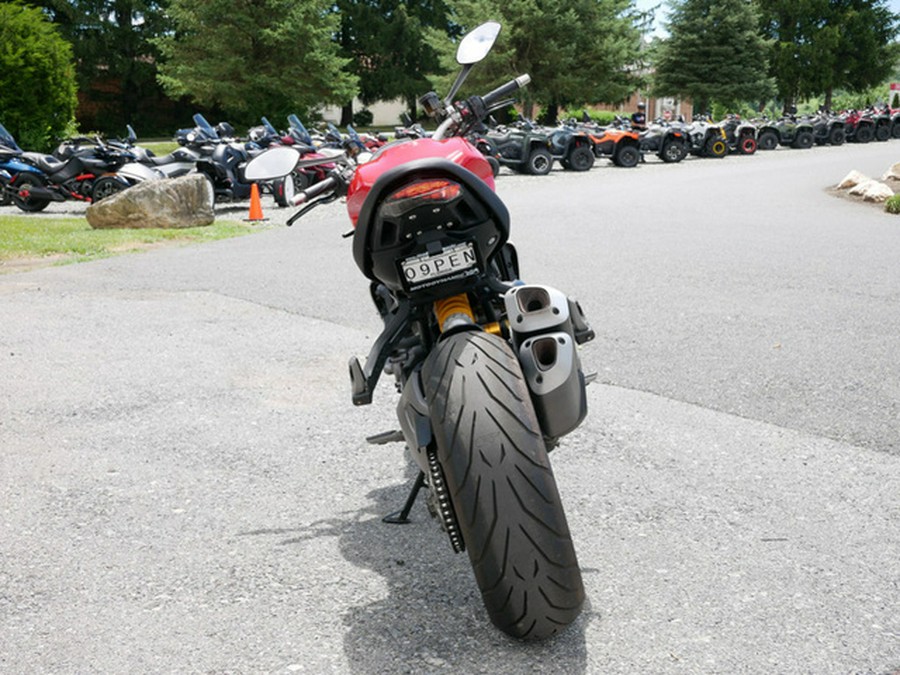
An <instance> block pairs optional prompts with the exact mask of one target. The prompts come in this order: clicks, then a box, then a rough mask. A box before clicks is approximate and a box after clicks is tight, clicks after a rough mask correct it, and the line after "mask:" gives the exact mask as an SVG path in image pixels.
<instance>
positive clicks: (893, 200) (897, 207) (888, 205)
mask: <svg viewBox="0 0 900 675" xmlns="http://www.w3.org/2000/svg"><path fill="white" fill-rule="evenodd" d="M884 210H885V211H887V212H888V213H900V194H896V195H894V196H893V197H890V198H889V199H888V200H887V201H886V202H885V203H884Z"/></svg>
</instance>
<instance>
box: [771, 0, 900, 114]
mask: <svg viewBox="0 0 900 675" xmlns="http://www.w3.org/2000/svg"><path fill="white" fill-rule="evenodd" d="M758 1H759V4H760V7H761V9H762V13H763V18H764V21H763V29H764V32H765V34H766V35H767V36H768V37H770V38H771V39H772V40H773V46H772V61H771V64H772V74H773V75H774V77H775V79H776V81H777V83H778V93H779V95H780V96H781V98H783V99H784V100H785V101H786V102H787V103H792V102H793V101H794V100H795V99H797V98H809V97H811V96H816V95H819V94H824V95H825V105H826V106H827V107H831V99H832V95H833V92H834V90H835V89H848V90H850V91H862V90H864V89H867V88H869V87H872V86H874V85H877V84H879V83H881V82H883V81H884V80H885V79H886V78H887V77H889V76H890V74H891V73H892V72H893V69H894V66H895V64H896V63H897V50H898V47H897V45H896V44H895V43H894V42H893V41H894V39H895V38H896V37H897V34H898V16H897V15H895V14H894V13H892V12H891V11H890V9H889V8H888V6H887V2H886V0H789V1H785V0H778V1H777V2H776V1H775V0H758Z"/></svg>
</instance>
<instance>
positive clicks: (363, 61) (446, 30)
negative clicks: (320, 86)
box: [335, 0, 453, 125]
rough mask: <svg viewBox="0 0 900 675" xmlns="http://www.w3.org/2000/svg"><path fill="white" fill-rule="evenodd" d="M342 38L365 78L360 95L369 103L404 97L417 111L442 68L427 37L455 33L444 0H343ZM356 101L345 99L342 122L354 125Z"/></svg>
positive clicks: (353, 69) (353, 68) (351, 67)
mask: <svg viewBox="0 0 900 675" xmlns="http://www.w3.org/2000/svg"><path fill="white" fill-rule="evenodd" d="M335 9H336V10H337V12H338V14H339V16H340V25H341V28H340V33H339V38H338V41H339V43H340V46H341V54H342V55H343V56H344V57H345V58H347V59H348V60H349V63H348V65H347V70H348V72H350V73H352V74H353V75H355V76H356V77H357V78H358V80H359V98H360V100H361V101H362V102H363V103H364V104H366V105H369V104H371V103H375V102H376V101H386V100H393V99H396V98H403V99H405V100H406V101H407V103H408V104H409V107H410V109H411V110H412V111H414V110H415V101H416V99H417V98H418V96H420V95H421V94H422V93H424V92H425V91H427V90H428V89H429V87H430V86H431V84H430V81H429V79H428V75H429V74H432V73H436V72H438V71H440V60H439V55H438V51H437V50H436V49H435V48H434V47H433V46H432V45H431V44H430V43H429V41H428V40H427V39H426V36H427V35H429V34H430V33H431V32H435V33H437V34H439V35H441V36H443V38H444V40H446V39H447V35H448V34H450V33H452V32H453V28H452V27H451V26H450V23H449V20H448V8H447V6H446V5H445V4H444V2H443V0H386V1H383V2H378V3H372V2H370V1H369V0H338V1H337V3H336V5H335ZM352 115H353V107H352V102H345V104H344V109H343V114H342V120H341V124H342V125H343V124H350V123H351V119H352Z"/></svg>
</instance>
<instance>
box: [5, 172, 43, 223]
mask: <svg viewBox="0 0 900 675" xmlns="http://www.w3.org/2000/svg"><path fill="white" fill-rule="evenodd" d="M46 185H47V181H46V180H44V179H43V177H41V176H39V175H37V174H36V173H31V172H30V171H23V172H22V173H20V174H18V175H17V176H16V177H15V178H13V179H12V181H11V182H10V186H12V187H13V188H15V191H14V192H13V193H12V201H13V204H15V205H16V206H18V207H19V208H20V209H21V210H22V211H25V212H27V213H37V212H38V211H43V210H44V209H46V208H47V205H48V204H49V203H50V200H49V199H36V198H34V197H20V196H19V191H20V190H27V189H28V188H29V187H46Z"/></svg>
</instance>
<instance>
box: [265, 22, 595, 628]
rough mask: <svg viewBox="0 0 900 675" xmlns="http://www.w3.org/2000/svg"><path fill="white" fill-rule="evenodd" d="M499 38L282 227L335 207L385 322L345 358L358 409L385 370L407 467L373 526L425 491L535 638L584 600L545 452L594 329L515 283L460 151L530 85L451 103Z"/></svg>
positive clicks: (502, 236) (486, 195)
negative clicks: (423, 115) (427, 134)
mask: <svg viewBox="0 0 900 675" xmlns="http://www.w3.org/2000/svg"><path fill="white" fill-rule="evenodd" d="M499 30H500V25H499V24H497V23H488V24H484V25H482V26H480V27H478V28H477V29H475V30H474V31H473V32H471V33H470V34H469V35H467V36H466V37H465V38H464V39H463V40H462V41H461V42H460V45H459V50H458V52H457V61H458V62H459V63H460V64H461V65H462V66H463V68H462V70H461V72H460V73H459V75H458V76H457V79H456V82H455V84H454V85H453V87H452V89H451V92H450V94H449V95H448V96H447V97H446V98H445V99H443V100H441V99H440V98H439V97H438V96H437V94H435V93H434V92H431V93H429V94H427V95H426V96H425V97H423V98H422V99H421V101H420V102H421V103H422V104H423V107H424V108H425V110H426V112H427V113H428V114H429V115H431V116H432V117H434V118H435V119H436V120H438V121H439V123H440V124H439V126H438V128H437V131H436V132H435V133H434V135H433V137H432V138H423V139H416V140H401V141H396V142H394V143H391V144H388V145H386V146H384V147H383V148H381V149H379V150H378V151H377V152H376V153H375V154H374V155H373V156H372V157H371V159H369V160H368V161H362V160H360V163H358V164H353V163H351V162H350V161H349V160H348V161H345V162H343V163H341V164H339V165H337V166H336V167H335V169H334V170H332V171H331V172H330V175H329V176H328V178H326V179H325V180H324V181H322V182H321V183H317V184H316V185H313V186H311V187H310V188H308V189H307V190H305V191H304V192H302V193H300V194H298V195H297V196H296V197H295V199H294V203H295V204H297V205H299V204H304V206H303V208H302V209H301V210H300V211H298V212H297V213H296V214H294V215H293V216H292V218H291V221H294V220H296V218H298V217H299V216H301V215H302V214H303V213H306V212H307V211H309V209H311V208H313V207H315V206H316V205H318V204H321V203H324V202H328V201H333V200H334V199H336V198H338V197H340V196H344V195H346V197H347V210H348V212H349V215H350V220H351V221H352V222H353V224H354V225H355V230H354V233H353V256H354V258H355V260H356V263H357V265H358V266H359V268H360V270H361V271H362V273H363V274H364V275H365V276H366V277H368V279H369V280H370V281H371V285H370V290H371V297H372V300H373V301H374V304H375V307H376V308H377V310H378V311H379V313H380V314H381V317H382V318H383V320H384V331H383V332H382V333H381V335H380V336H379V337H378V338H377V340H376V341H375V344H374V345H373V347H372V349H371V351H370V354H369V357H368V359H367V361H366V363H365V365H361V364H360V362H359V361H358V360H357V359H355V358H353V359H351V361H350V379H351V385H352V399H353V403H354V404H355V405H365V404H368V403H370V402H371V401H372V395H373V392H374V389H375V385H376V383H377V382H378V379H379V376H380V375H381V374H382V373H387V374H390V375H393V376H394V378H395V379H396V381H397V386H398V390H399V392H400V401H399V404H398V407H397V415H398V421H399V427H400V429H399V430H397V431H388V432H385V433H382V434H378V435H375V436H372V437H370V438H369V439H368V440H369V442H371V443H376V444H382V443H389V442H399V443H405V444H406V446H407V447H408V448H409V451H410V454H411V455H412V457H413V459H414V461H415V462H416V463H417V465H418V467H419V469H420V471H419V474H418V477H417V479H416V481H415V483H414V485H413V486H412V490H411V492H410V494H409V497H408V499H407V501H406V503H405V505H404V507H403V508H402V509H401V510H400V511H398V512H396V513H394V514H391V515H390V516H387V517H386V518H385V521H386V522H389V523H405V522H408V516H409V513H410V509H411V507H412V505H413V502H414V501H415V499H416V496H417V494H418V493H419V491H420V490H421V489H422V488H425V489H426V494H427V504H428V508H429V511H430V512H431V515H432V516H433V517H434V518H435V519H437V521H438V522H439V524H440V525H441V527H442V528H443V530H444V531H445V532H446V534H447V537H448V539H449V541H450V545H451V547H452V548H453V550H454V551H456V552H460V551H463V550H465V551H468V554H469V559H470V561H471V564H472V568H473V570H474V573H475V579H476V581H477V583H478V586H479V588H480V590H481V594H482V599H483V601H484V605H485V607H486V608H487V610H488V613H489V615H490V618H491V620H492V621H493V623H494V624H495V625H496V626H497V627H499V628H500V629H501V630H502V631H504V632H506V633H507V634H509V635H511V636H513V637H516V638H521V639H541V638H546V637H548V636H551V635H553V634H555V633H557V632H558V631H560V630H562V629H563V628H564V627H565V626H567V625H569V624H570V623H571V622H572V621H574V620H575V618H576V617H577V616H578V614H579V612H580V611H581V607H582V604H583V602H584V587H583V584H582V579H581V572H580V569H579V566H578V561H577V559H576V555H575V547H574V545H573V543H572V538H571V536H570V534H569V528H568V525H567V524H566V517H565V514H564V512H563V506H562V502H561V501H560V497H559V493H558V491H557V486H556V482H555V479H554V476H553V471H552V468H551V466H550V462H549V459H548V451H550V450H551V449H552V448H554V447H555V446H556V444H557V442H558V440H559V439H560V438H561V437H562V436H564V435H565V434H567V433H569V432H570V431H572V430H573V429H575V428H576V427H577V426H578V425H579V424H580V423H581V421H582V420H583V419H584V417H585V415H586V413H587V403H586V396H585V386H586V384H587V382H588V381H589V380H590V379H591V378H590V377H585V375H584V373H583V371H582V368H581V365H580V361H579V358H578V353H577V349H576V347H577V345H579V344H581V343H584V342H586V341H588V340H590V339H592V338H593V337H594V333H593V331H592V330H591V328H590V326H589V325H588V323H587V321H586V320H585V318H584V315H583V313H582V311H581V307H580V306H579V305H578V303H577V302H575V301H574V300H572V299H570V298H568V297H566V295H565V294H563V293H561V292H560V291H557V290H555V289H553V288H550V287H548V286H541V285H526V284H523V283H522V282H521V281H519V271H518V261H517V256H516V251H515V248H514V247H513V245H512V244H511V243H510V242H509V241H508V237H509V212H508V211H507V209H506V206H504V204H503V202H502V201H501V200H500V198H499V197H498V196H497V195H496V194H495V192H494V189H493V188H494V178H493V174H492V171H491V166H490V164H489V163H488V161H487V160H486V159H485V157H484V155H482V154H481V153H480V152H479V151H478V150H477V149H475V148H474V147H473V146H472V145H471V144H469V143H468V142H467V141H466V140H465V136H466V135H467V134H468V133H470V131H471V130H472V129H473V128H474V127H475V126H476V125H478V124H480V123H481V122H482V121H483V120H484V119H485V118H486V117H487V116H488V114H489V113H490V111H491V110H492V109H494V108H498V107H500V106H505V105H508V104H509V101H508V100H507V99H508V97H509V96H510V95H511V94H512V93H513V92H514V91H515V90H516V89H518V88H519V87H520V86H523V85H525V84H527V83H528V82H529V80H530V78H529V77H528V76H527V75H523V76H520V77H518V78H516V79H514V80H512V81H510V82H508V83H506V84H504V85H503V86H501V87H499V88H497V89H495V90H494V91H492V92H490V93H489V94H486V95H484V96H472V97H470V98H467V99H465V100H464V101H458V102H455V103H453V102H452V101H453V96H454V94H455V93H456V92H457V91H458V90H459V87H460V86H461V85H462V82H463V80H464V79H465V77H466V75H467V74H468V72H469V71H470V69H471V68H472V66H473V65H474V64H475V63H477V62H478V61H480V60H482V59H483V58H484V57H485V56H487V53H488V52H489V51H490V48H491V46H492V45H493V43H494V41H495V40H496V37H497V34H498V33H499ZM297 161H298V157H297V155H296V153H293V152H292V151H291V150H290V149H289V148H278V149H274V150H272V151H269V152H268V153H265V154H263V155H261V156H260V157H258V158H257V159H255V160H253V162H251V164H250V166H249V167H248V171H249V172H250V175H251V176H252V177H253V178H254V179H256V180H267V179H271V178H274V177H276V176H278V175H285V174H286V173H288V172H289V171H291V170H292V169H293V168H294V167H295V166H296V165H297ZM300 161H301V163H302V162H304V161H305V160H300Z"/></svg>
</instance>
